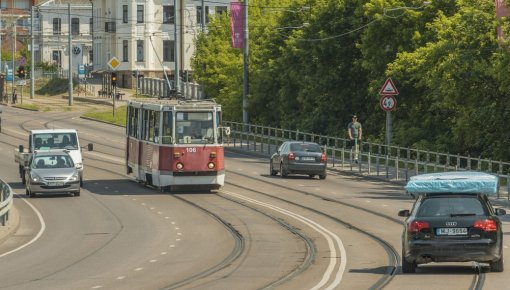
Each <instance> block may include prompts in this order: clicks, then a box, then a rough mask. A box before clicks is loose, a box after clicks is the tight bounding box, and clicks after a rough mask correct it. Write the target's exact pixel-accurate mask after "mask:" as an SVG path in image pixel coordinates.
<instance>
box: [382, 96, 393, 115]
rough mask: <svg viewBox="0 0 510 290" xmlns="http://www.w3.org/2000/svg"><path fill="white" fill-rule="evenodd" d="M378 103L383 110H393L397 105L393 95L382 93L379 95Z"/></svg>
mask: <svg viewBox="0 0 510 290" xmlns="http://www.w3.org/2000/svg"><path fill="white" fill-rule="evenodd" d="M380 105H381V108H382V109H383V110H385V111H393V110H395V108H396V107H397V100H396V99H395V96H392V95H384V96H381V102H380Z"/></svg>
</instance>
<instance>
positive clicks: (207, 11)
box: [197, 6, 209, 25]
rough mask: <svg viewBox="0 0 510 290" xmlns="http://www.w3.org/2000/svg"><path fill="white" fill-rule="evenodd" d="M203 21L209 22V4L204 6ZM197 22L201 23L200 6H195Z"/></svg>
mask: <svg viewBox="0 0 510 290" xmlns="http://www.w3.org/2000/svg"><path fill="white" fill-rule="evenodd" d="M205 23H206V24H207V23H209V6H205ZM197 24H198V25H202V6H197Z"/></svg>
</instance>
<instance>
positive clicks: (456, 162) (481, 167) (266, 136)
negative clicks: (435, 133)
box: [223, 121, 510, 199]
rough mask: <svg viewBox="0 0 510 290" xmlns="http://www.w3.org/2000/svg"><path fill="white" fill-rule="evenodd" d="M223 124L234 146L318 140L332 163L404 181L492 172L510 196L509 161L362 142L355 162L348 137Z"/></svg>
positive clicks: (260, 147) (271, 147)
mask: <svg viewBox="0 0 510 290" xmlns="http://www.w3.org/2000/svg"><path fill="white" fill-rule="evenodd" d="M223 125H224V126H228V127H230V129H231V135H230V144H231V145H232V146H234V147H240V148H242V149H244V150H249V151H256V152H258V153H261V154H264V155H267V156H271V155H272V154H273V153H275V152H276V151H277V149H278V147H279V146H280V145H281V144H282V143H283V142H284V141H287V140H297V141H311V142H316V143H318V144H319V145H321V146H322V148H323V150H324V151H325V152H326V153H327V155H328V162H329V163H330V165H331V166H333V167H339V168H340V169H346V170H350V171H356V172H358V173H360V174H369V175H376V176H381V177H383V178H386V179H390V180H392V181H401V182H405V181H407V180H408V179H409V177H411V176H413V175H417V174H422V173H432V172H445V171H456V170H472V171H481V172H487V173H492V174H495V175H497V176H499V178H500V184H501V185H502V188H501V190H500V193H498V198H499V197H500V196H502V195H506V196H507V197H508V198H509V199H510V196H509V195H508V192H509V191H510V175H509V174H510V163H509V162H503V161H495V160H491V159H484V158H480V157H471V156H461V155H456V154H449V153H441V152H432V151H426V150H418V149H412V148H406V147H400V146H393V145H385V144H379V143H371V142H362V143H361V144H360V152H359V154H360V157H359V159H360V160H359V162H358V163H355V162H354V160H353V156H354V152H353V151H352V146H351V145H350V144H351V142H350V140H348V139H345V138H339V137H331V136H326V135H321V134H314V133H308V132H301V131H294V130H288V129H283V128H274V127H268V126H261V125H252V124H243V123H237V122H228V121H227V122H224V123H223Z"/></svg>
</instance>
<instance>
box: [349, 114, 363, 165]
mask: <svg viewBox="0 0 510 290" xmlns="http://www.w3.org/2000/svg"><path fill="white" fill-rule="evenodd" d="M347 134H349V139H350V140H351V142H353V143H354V144H353V147H352V149H353V150H354V161H355V162H356V163H358V160H359V159H358V157H359V156H358V155H359V144H360V142H361V137H362V135H363V130H362V129H361V123H360V122H358V116H357V115H356V114H354V115H352V122H349V124H348V125H347Z"/></svg>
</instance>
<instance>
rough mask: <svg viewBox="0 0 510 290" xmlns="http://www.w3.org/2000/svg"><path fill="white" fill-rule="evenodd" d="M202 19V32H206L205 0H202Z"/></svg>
mask: <svg viewBox="0 0 510 290" xmlns="http://www.w3.org/2000/svg"><path fill="white" fill-rule="evenodd" d="M200 18H201V19H200V21H201V22H202V23H201V24H202V32H205V4H204V0H202V14H201V15H200Z"/></svg>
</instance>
